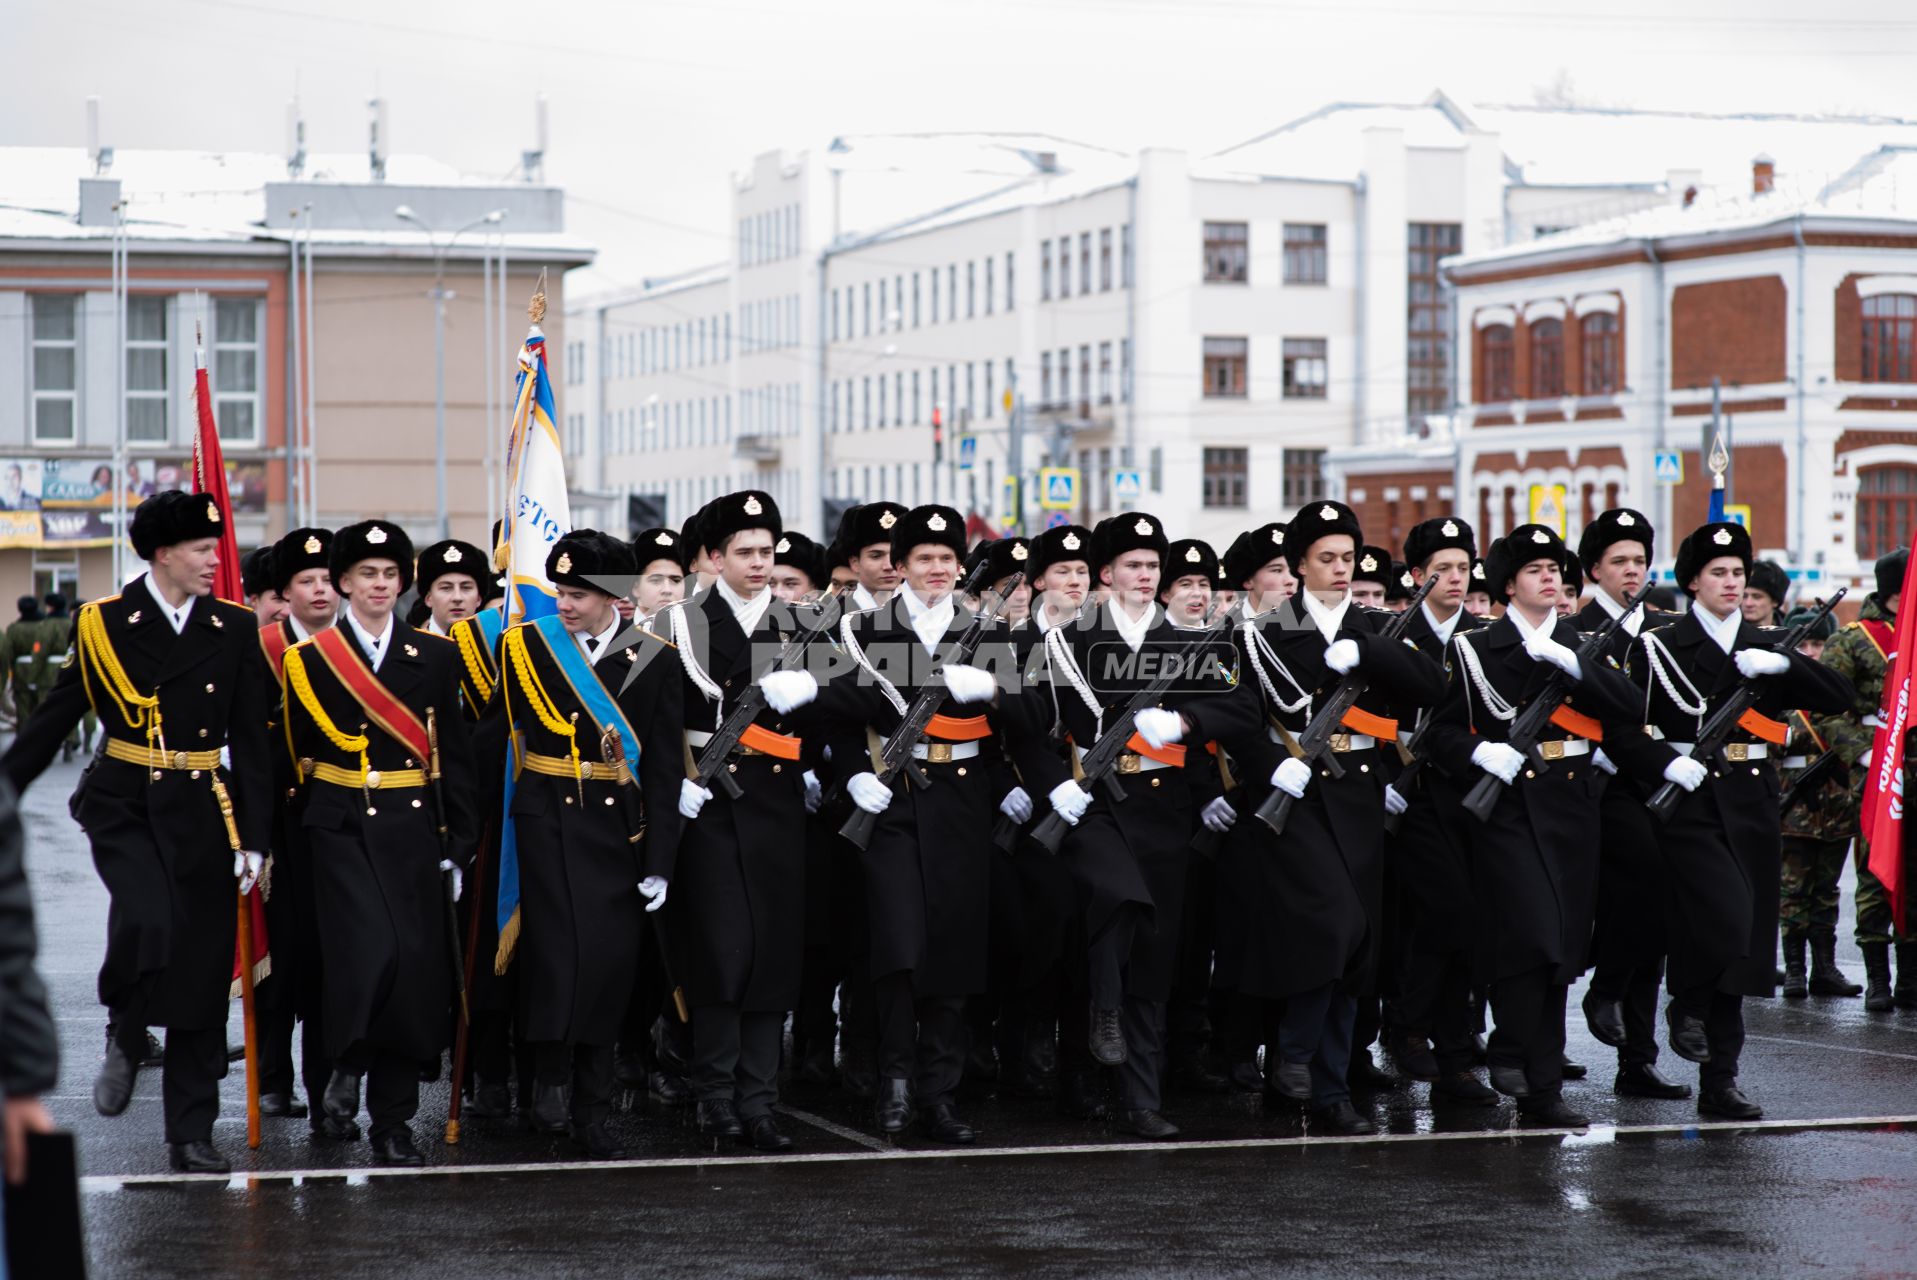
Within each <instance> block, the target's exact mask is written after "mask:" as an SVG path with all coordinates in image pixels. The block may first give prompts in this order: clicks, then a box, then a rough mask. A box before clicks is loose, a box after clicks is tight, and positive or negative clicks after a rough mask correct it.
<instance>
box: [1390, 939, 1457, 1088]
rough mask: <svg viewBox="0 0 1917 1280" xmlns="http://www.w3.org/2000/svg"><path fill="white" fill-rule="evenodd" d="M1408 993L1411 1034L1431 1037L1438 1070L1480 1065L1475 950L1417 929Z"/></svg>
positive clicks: (1410, 949)
mask: <svg viewBox="0 0 1917 1280" xmlns="http://www.w3.org/2000/svg"><path fill="white" fill-rule="evenodd" d="M1402 992H1403V994H1402V996H1401V1000H1402V1004H1401V1008H1402V1010H1403V1014H1404V1024H1405V1025H1404V1030H1405V1033H1406V1034H1407V1035H1415V1036H1424V1037H1426V1038H1428V1039H1429V1040H1430V1041H1431V1051H1432V1054H1433V1056H1435V1057H1436V1058H1437V1060H1438V1070H1439V1071H1443V1072H1452V1071H1468V1070H1470V1069H1471V1068H1472V1067H1473V1066H1475V1065H1476V1062H1475V1058H1476V1046H1475V1045H1474V1044H1473V1042H1472V1036H1473V1035H1474V1034H1475V1032H1476V1028H1475V1027H1474V1026H1473V1025H1472V1016H1473V1015H1472V1007H1471V956H1470V953H1469V952H1467V951H1463V950H1459V949H1457V948H1455V947H1451V948H1446V947H1443V946H1438V945H1435V944H1434V943H1433V942H1432V940H1431V938H1430V935H1429V934H1428V933H1426V934H1423V935H1420V934H1414V935H1413V936H1412V939H1411V942H1410V945H1409V947H1408V950H1407V955H1406V960H1405V971H1404V984H1403V987H1402Z"/></svg>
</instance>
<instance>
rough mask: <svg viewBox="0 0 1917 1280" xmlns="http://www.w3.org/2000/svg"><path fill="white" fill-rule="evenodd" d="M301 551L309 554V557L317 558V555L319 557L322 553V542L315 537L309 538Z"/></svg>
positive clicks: (302, 545)
mask: <svg viewBox="0 0 1917 1280" xmlns="http://www.w3.org/2000/svg"><path fill="white" fill-rule="evenodd" d="M301 550H303V551H305V552H306V554H307V555H309V556H316V555H318V554H319V553H320V540H319V538H317V537H314V536H309V537H308V538H307V539H306V541H305V542H304V543H302V544H301Z"/></svg>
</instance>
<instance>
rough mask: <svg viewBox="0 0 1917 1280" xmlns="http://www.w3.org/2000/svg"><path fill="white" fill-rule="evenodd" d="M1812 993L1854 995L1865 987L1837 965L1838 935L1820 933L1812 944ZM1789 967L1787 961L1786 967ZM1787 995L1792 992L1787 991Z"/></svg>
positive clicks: (1818, 994)
mask: <svg viewBox="0 0 1917 1280" xmlns="http://www.w3.org/2000/svg"><path fill="white" fill-rule="evenodd" d="M1810 953H1811V965H1810V993H1811V994H1812V995H1814V996H1854V995H1859V994H1861V993H1862V992H1863V990H1864V989H1863V987H1861V986H1859V985H1858V984H1857V983H1855V982H1852V981H1851V980H1850V978H1849V977H1847V976H1846V975H1845V973H1844V971H1843V970H1842V969H1839V968H1838V967H1837V935H1836V934H1833V933H1825V934H1819V935H1818V936H1817V937H1815V938H1812V939H1811V944H1810ZM1788 967H1789V963H1788V961H1786V968H1788ZM1784 994H1785V995H1789V994H1790V992H1789V991H1786V992H1785V993H1784Z"/></svg>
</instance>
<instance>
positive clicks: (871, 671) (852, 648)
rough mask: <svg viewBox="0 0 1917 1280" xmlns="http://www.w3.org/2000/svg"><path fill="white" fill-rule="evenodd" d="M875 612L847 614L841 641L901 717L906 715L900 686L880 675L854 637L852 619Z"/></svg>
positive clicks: (868, 610)
mask: <svg viewBox="0 0 1917 1280" xmlns="http://www.w3.org/2000/svg"><path fill="white" fill-rule="evenodd" d="M874 612H877V611H876V610H873V609H863V610H860V611H859V612H858V613H848V614H846V615H845V617H843V618H841V619H840V620H839V639H841V640H843V641H844V642H845V651H846V652H847V653H849V654H851V655H852V661H854V662H856V663H858V664H859V666H860V668H862V669H863V670H864V671H865V673H866V674H867V675H869V676H871V677H872V678H873V679H874V680H876V681H878V684H879V692H880V693H882V694H884V695H885V700H886V701H887V702H889V703H891V704H892V709H893V710H895V711H897V712H898V713H899V714H900V715H904V714H905V698H904V697H903V696H902V695H901V694H900V693H899V689H898V686H897V685H895V684H893V683H892V682H891V681H890V680H887V679H886V678H885V677H884V676H882V675H880V674H879V672H878V668H876V667H874V666H873V665H872V662H871V660H870V659H869V658H867V657H866V656H865V650H864V649H861V648H860V647H859V642H858V641H857V640H856V639H854V638H853V636H852V619H854V618H857V617H859V616H861V615H862V614H865V613H874Z"/></svg>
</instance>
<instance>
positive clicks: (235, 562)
mask: <svg viewBox="0 0 1917 1280" xmlns="http://www.w3.org/2000/svg"><path fill="white" fill-rule="evenodd" d="M193 400H194V403H195V404H196V405H197V406H198V409H199V420H200V429H199V430H198V431H197V432H195V433H194V436H193V492H195V493H205V494H211V495H212V497H213V501H215V502H217V503H218V504H219V506H220V515H221V517H222V518H221V520H220V524H221V532H220V567H219V569H218V570H217V571H216V572H215V573H214V575H213V594H214V595H216V596H219V597H220V598H221V599H223V600H244V599H245V598H246V597H245V594H244V588H242V587H241V586H240V544H239V542H238V540H237V539H235V538H234V536H233V501H232V498H231V497H230V496H229V495H228V494H227V491H226V459H225V458H224V457H222V456H221V455H220V427H219V423H218V422H216V421H215V420H214V418H213V390H212V388H211V386H209V385H208V383H207V378H206V348H205V347H195V348H194V350H193Z"/></svg>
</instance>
